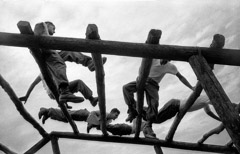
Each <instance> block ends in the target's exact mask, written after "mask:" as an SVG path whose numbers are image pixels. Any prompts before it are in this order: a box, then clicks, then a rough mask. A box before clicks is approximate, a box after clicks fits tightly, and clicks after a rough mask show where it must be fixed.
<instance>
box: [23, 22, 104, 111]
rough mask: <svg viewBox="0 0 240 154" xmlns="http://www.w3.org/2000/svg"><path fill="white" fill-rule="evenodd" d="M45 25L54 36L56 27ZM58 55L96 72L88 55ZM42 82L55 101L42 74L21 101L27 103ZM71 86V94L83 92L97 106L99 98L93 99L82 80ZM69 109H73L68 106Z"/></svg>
mask: <svg viewBox="0 0 240 154" xmlns="http://www.w3.org/2000/svg"><path fill="white" fill-rule="evenodd" d="M45 24H46V25H47V29H48V33H49V35H53V34H54V33H55V25H54V24H53V23H52V22H49V21H47V22H45ZM57 53H58V54H59V55H60V56H61V58H62V59H63V60H64V61H69V62H75V63H77V64H82V65H83V66H85V67H88V69H89V70H90V71H94V70H95V66H94V63H93V60H92V58H91V57H89V56H86V55H84V54H82V53H80V52H69V51H61V52H57ZM102 60H103V64H104V63H105V62H106V60H107V58H106V57H103V59H102ZM40 81H42V83H43V86H44V88H45V90H46V91H47V93H48V95H49V97H50V98H51V99H55V98H54V95H53V94H52V92H51V90H50V89H49V88H48V86H47V84H46V83H45V80H44V79H43V77H42V75H41V74H40V75H39V76H38V77H37V78H36V79H35V80H34V82H33V83H32V84H31V85H30V87H29V89H28V91H27V93H26V95H25V96H23V97H21V98H20V100H21V101H25V103H26V101H27V99H28V97H29V95H30V93H31V91H32V90H33V88H34V87H35V86H36V85H37V84H38V83H39V82H40ZM69 86H70V92H71V93H75V92H78V91H79V92H81V93H82V94H83V96H84V97H85V98H86V99H89V100H90V103H91V104H92V106H96V104H97V101H98V98H97V97H92V91H91V89H90V88H89V87H87V85H86V84H85V83H84V82H83V81H81V80H75V81H72V82H70V83H69ZM79 99H80V100H81V101H80V102H82V101H83V100H84V99H83V98H82V97H79ZM66 105H67V104H66ZM67 107H68V108H71V107H70V106H68V105H67Z"/></svg>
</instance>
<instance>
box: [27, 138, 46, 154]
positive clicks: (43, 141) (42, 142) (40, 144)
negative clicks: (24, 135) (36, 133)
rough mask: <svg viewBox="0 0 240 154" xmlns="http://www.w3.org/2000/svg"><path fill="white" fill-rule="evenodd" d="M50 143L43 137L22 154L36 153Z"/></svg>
mask: <svg viewBox="0 0 240 154" xmlns="http://www.w3.org/2000/svg"><path fill="white" fill-rule="evenodd" d="M49 141H50V137H44V138H42V139H41V140H40V141H38V142H37V143H36V144H35V145H33V146H32V147H31V148H30V149H29V150H27V151H26V152H25V153H24V154H33V153H36V152H37V151H38V150H39V149H41V148H42V147H43V146H44V145H45V144H47V143H48V142H49Z"/></svg>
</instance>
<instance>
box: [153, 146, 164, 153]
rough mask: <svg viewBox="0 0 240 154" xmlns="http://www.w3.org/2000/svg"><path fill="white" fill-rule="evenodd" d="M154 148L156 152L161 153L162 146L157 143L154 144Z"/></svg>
mask: <svg viewBox="0 0 240 154" xmlns="http://www.w3.org/2000/svg"><path fill="white" fill-rule="evenodd" d="M154 150H155V152H156V154H163V151H162V148H161V147H160V146H158V145H154Z"/></svg>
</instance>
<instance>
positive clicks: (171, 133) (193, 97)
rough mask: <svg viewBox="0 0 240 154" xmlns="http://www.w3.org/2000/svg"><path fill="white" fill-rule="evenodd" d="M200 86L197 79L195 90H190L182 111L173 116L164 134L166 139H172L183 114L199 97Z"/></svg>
mask: <svg viewBox="0 0 240 154" xmlns="http://www.w3.org/2000/svg"><path fill="white" fill-rule="evenodd" d="M202 89H203V88H202V86H201V83H200V82H199V81H198V82H197V84H196V88H195V90H194V91H193V92H192V94H191V95H190V97H189V98H188V99H187V102H186V104H185V106H184V108H183V110H182V112H179V113H178V114H177V116H176V117H175V119H174V121H173V124H172V126H171V128H170V130H169V131H168V134H167V136H166V141H172V140H173V137H174V134H175V132H176V130H177V127H178V125H179V124H180V122H181V120H182V118H183V117H184V115H185V114H186V113H187V111H188V109H190V108H191V106H192V105H193V103H194V102H195V101H196V99H197V98H198V97H199V95H200V94H201V92H202Z"/></svg>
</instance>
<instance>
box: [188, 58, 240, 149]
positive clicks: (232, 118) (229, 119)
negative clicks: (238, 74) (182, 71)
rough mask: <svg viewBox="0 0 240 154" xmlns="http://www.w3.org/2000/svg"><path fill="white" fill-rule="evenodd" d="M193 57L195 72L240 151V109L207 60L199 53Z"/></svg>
mask: <svg viewBox="0 0 240 154" xmlns="http://www.w3.org/2000/svg"><path fill="white" fill-rule="evenodd" d="M191 59H192V64H191V65H192V66H194V67H193V70H194V72H195V74H196V75H197V77H198V79H199V81H200V82H201V84H202V87H203V88H204V90H205V91H206V94H207V95H208V97H209V98H210V100H211V102H212V105H213V106H214V108H215V110H216V112H217V114H218V116H219V117H220V119H221V121H222V122H223V124H224V126H225V128H226V130H227V132H228V134H229V135H230V137H231V138H232V141H233V143H234V145H235V146H236V148H237V149H238V152H239V153H240V125H239V124H240V117H239V113H238V111H237V110H236V109H235V106H234V105H233V104H232V103H231V101H230V99H229V98H228V96H227V95H226V93H225V91H224V90H223V88H222V86H221V84H220V83H219V82H218V80H217V78H216V77H215V75H214V74H213V72H212V70H211V68H210V67H209V65H208V63H207V62H206V60H205V59H204V58H203V57H202V56H199V55H196V56H192V57H191Z"/></svg>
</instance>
